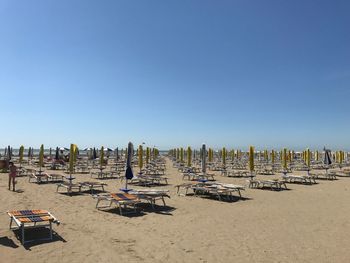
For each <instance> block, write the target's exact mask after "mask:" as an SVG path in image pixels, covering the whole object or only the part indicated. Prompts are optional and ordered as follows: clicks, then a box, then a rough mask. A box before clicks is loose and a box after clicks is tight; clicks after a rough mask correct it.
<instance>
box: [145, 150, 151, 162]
mask: <svg viewBox="0 0 350 263" xmlns="http://www.w3.org/2000/svg"><path fill="white" fill-rule="evenodd" d="M149 157H150V149H149V147H147V148H146V163H147V164H148V163H149Z"/></svg>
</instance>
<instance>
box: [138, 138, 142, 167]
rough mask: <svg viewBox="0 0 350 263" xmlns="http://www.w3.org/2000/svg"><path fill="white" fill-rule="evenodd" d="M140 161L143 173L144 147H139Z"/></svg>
mask: <svg viewBox="0 0 350 263" xmlns="http://www.w3.org/2000/svg"><path fill="white" fill-rule="evenodd" d="M138 161H139V168H140V172H141V170H142V167H143V148H142V145H139V151H138Z"/></svg>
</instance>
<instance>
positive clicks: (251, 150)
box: [249, 146, 254, 173]
mask: <svg viewBox="0 0 350 263" xmlns="http://www.w3.org/2000/svg"><path fill="white" fill-rule="evenodd" d="M249 170H250V172H251V173H253V171H254V147H253V146H250V147H249Z"/></svg>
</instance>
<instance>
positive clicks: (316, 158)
mask: <svg viewBox="0 0 350 263" xmlns="http://www.w3.org/2000/svg"><path fill="white" fill-rule="evenodd" d="M319 160H320V156H319V153H318V151H316V152H315V161H316V162H318V161H319Z"/></svg>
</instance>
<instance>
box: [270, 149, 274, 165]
mask: <svg viewBox="0 0 350 263" xmlns="http://www.w3.org/2000/svg"><path fill="white" fill-rule="evenodd" d="M271 163H272V164H274V163H275V151H274V150H271Z"/></svg>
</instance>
